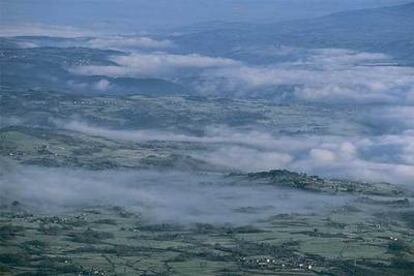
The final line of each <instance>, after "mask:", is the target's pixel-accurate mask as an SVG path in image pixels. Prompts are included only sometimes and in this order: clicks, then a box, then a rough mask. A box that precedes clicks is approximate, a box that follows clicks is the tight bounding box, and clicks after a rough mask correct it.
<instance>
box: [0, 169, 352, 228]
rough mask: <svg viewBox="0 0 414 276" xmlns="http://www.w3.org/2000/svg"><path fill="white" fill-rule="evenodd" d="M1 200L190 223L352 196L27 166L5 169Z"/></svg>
mask: <svg viewBox="0 0 414 276" xmlns="http://www.w3.org/2000/svg"><path fill="white" fill-rule="evenodd" d="M0 199H1V200H2V202H3V203H10V202H12V201H14V200H18V201H19V202H21V203H22V204H23V206H27V207H30V208H32V210H41V211H46V212H51V210H53V211H52V212H59V211H65V210H66V211H67V210H68V209H70V208H82V207H93V206H102V205H105V206H108V205H117V206H124V207H126V208H127V209H128V210H132V211H136V212H139V213H141V214H142V215H143V217H144V219H146V220H147V221H148V222H150V223H154V222H155V223H165V222H168V223H185V224H186V223H194V222H202V223H219V224H222V223H233V224H250V223H254V222H257V221H259V220H261V219H266V218H268V217H269V216H271V215H275V214H280V213H291V212H295V213H298V212H299V213H309V212H321V211H324V210H327V209H328V208H332V207H333V206H340V205H342V204H345V203H346V202H347V201H348V200H349V198H348V197H342V196H335V197H334V198H332V196H328V195H319V194H315V193H305V192H301V191H297V190H284V189H279V188H277V187H272V186H269V185H251V186H250V185H237V183H235V182H232V181H231V179H229V178H226V177H225V176H224V175H219V174H207V173H203V174H197V173H186V172H177V171H163V172H159V171H130V170H127V171H100V172H97V171H87V170H81V169H77V170H75V169H63V168H60V169H53V168H39V167H27V166H26V167H16V168H15V170H10V169H8V170H7V171H0ZM243 209H249V210H251V211H250V212H243V211H241V210H243Z"/></svg>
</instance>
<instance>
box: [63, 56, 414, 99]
mask: <svg viewBox="0 0 414 276" xmlns="http://www.w3.org/2000/svg"><path fill="white" fill-rule="evenodd" d="M112 61H114V62H115V63H117V64H118V66H80V67H76V68H71V71H72V72H74V73H77V74H81V75H104V76H111V77H114V76H116V77H120V76H128V77H143V76H145V77H160V78H165V79H172V80H178V81H180V79H184V82H185V81H186V80H185V78H186V77H187V76H188V74H192V76H196V78H193V81H191V82H190V85H191V86H193V87H195V88H197V90H198V91H199V92H200V93H202V94H207V95H211V94H213V95H217V96H221V95H224V94H227V95H228V94H229V93H233V94H235V95H242V96H249V95H252V94H254V95H260V93H261V92H260V91H263V90H265V91H267V94H269V93H268V91H272V89H273V90H274V92H273V93H274V96H275V97H277V96H280V95H278V93H280V91H278V90H277V88H278V87H281V86H289V87H292V88H293V92H292V96H293V97H294V98H296V99H299V100H304V101H310V102H329V103H361V104H364V103H401V102H404V103H414V77H413V76H414V68H411V67H401V66H397V65H394V64H392V63H391V62H390V61H391V59H390V58H389V57H387V56H386V55H383V54H378V53H364V52H355V51H351V50H344V49H318V50H311V51H308V55H307V56H306V57H305V58H304V59H301V60H298V61H296V62H287V63H278V64H273V65H270V66H249V65H246V64H243V63H242V62H239V61H236V60H232V59H228V58H218V57H207V56H200V55H196V54H192V55H173V54H167V53H152V54H131V55H127V56H117V57H112Z"/></svg>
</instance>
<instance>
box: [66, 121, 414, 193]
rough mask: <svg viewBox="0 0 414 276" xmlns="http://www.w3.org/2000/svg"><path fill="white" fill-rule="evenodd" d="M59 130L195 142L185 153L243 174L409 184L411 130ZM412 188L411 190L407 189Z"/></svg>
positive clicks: (412, 176)
mask: <svg viewBox="0 0 414 276" xmlns="http://www.w3.org/2000/svg"><path fill="white" fill-rule="evenodd" d="M63 127H64V128H66V129H69V130H72V131H78V132H82V133H85V134H87V135H91V136H101V137H105V138H108V139H113V140H118V141H134V142H150V141H170V142H178V143H198V144H200V145H203V147H201V149H198V150H194V149H193V150H192V152H191V155H192V156H193V157H195V158H197V159H199V160H203V161H206V162H209V163H211V164H214V165H219V166H222V167H224V168H228V169H235V170H242V171H246V172H251V171H262V170H270V169H275V168H285V169H290V170H295V171H304V172H308V173H314V174H318V175H324V176H329V177H345V178H349V177H351V178H354V179H358V180H366V181H388V182H393V183H401V184H406V185H414V130H405V131H403V132H401V133H399V134H383V135H378V136H349V137H346V136H333V135H322V136H320V135H302V136H273V135H271V134H269V133H265V132H262V131H240V130H234V129H230V128H227V127H215V128H207V129H206V130H205V133H204V135H203V136H191V135H185V134H177V133H174V132H166V131H164V132H163V131H152V130H137V131H132V130H114V129H105V128H100V127H92V126H89V125H87V124H84V123H80V122H72V123H69V124H65V125H63ZM413 188H414V186H413Z"/></svg>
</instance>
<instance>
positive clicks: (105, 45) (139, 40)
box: [86, 36, 174, 50]
mask: <svg viewBox="0 0 414 276" xmlns="http://www.w3.org/2000/svg"><path fill="white" fill-rule="evenodd" d="M86 46H88V47H92V48H99V49H115V50H129V49H165V48H170V47H173V46H174V43H173V42H172V41H170V40H156V39H153V38H150V37H144V36H103V37H96V38H92V39H90V40H88V41H87V45H86Z"/></svg>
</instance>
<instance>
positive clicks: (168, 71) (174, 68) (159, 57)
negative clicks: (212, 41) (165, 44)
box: [70, 53, 239, 78]
mask: <svg viewBox="0 0 414 276" xmlns="http://www.w3.org/2000/svg"><path fill="white" fill-rule="evenodd" d="M111 61H113V62H115V63H117V64H118V65H117V66H97V65H89V66H79V67H75V68H71V69H70V71H71V72H72V73H76V74H80V75H103V76H109V77H165V78H173V77H174V76H177V77H178V76H182V74H185V73H193V70H202V69H208V68H219V67H228V66H235V65H238V64H239V63H238V62H237V61H234V60H232V59H227V58H214V57H208V56H202V55H198V54H189V55H175V54H166V53H152V54H144V53H141V54H138V53H135V54H130V55H128V56H114V57H112V58H111Z"/></svg>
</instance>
